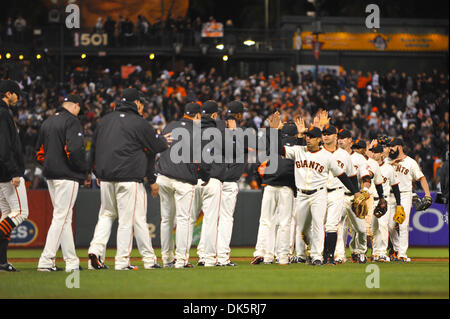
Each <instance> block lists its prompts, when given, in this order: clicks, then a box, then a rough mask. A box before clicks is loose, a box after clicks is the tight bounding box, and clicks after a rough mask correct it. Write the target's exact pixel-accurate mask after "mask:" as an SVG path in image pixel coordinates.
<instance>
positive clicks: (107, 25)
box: [103, 16, 116, 47]
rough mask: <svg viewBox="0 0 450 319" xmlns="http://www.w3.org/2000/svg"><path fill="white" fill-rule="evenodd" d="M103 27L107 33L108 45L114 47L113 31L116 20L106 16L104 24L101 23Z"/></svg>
mask: <svg viewBox="0 0 450 319" xmlns="http://www.w3.org/2000/svg"><path fill="white" fill-rule="evenodd" d="M103 29H104V30H105V32H106V34H107V35H108V46H110V47H114V46H115V45H116V44H115V35H114V33H115V31H116V21H114V20H113V19H112V18H111V16H108V17H106V21H105V24H104V25H103Z"/></svg>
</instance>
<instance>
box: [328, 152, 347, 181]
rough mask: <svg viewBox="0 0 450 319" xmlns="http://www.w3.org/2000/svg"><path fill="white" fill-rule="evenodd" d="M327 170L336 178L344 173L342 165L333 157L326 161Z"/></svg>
mask: <svg viewBox="0 0 450 319" xmlns="http://www.w3.org/2000/svg"><path fill="white" fill-rule="evenodd" d="M328 170H329V171H330V172H331V174H333V176H336V177H337V176H341V175H342V174H344V173H345V171H344V167H343V163H339V162H338V161H337V160H336V158H334V156H331V157H330V159H329V161H328Z"/></svg>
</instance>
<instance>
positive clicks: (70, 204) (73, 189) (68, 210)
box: [55, 182, 76, 251]
mask: <svg viewBox="0 0 450 319" xmlns="http://www.w3.org/2000/svg"><path fill="white" fill-rule="evenodd" d="M75 183H76V182H73V187H72V195H71V196H70V203H69V208H68V209H67V213H66V217H65V218H64V223H63V226H62V227H61V232H60V233H59V236H58V240H57V241H56V242H57V243H60V241H59V240H60V238H61V235H62V232H63V230H64V225H65V224H66V220H67V217H68V216H69V212H70V207H71V206H72V199H73V193H74V191H75ZM55 198H56V194H55ZM56 251H58V249H56Z"/></svg>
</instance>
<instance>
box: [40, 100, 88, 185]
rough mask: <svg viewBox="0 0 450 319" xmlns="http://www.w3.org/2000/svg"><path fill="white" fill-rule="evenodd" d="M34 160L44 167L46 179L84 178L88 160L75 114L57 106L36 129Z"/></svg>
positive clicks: (74, 179)
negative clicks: (37, 134) (36, 138)
mask: <svg viewBox="0 0 450 319" xmlns="http://www.w3.org/2000/svg"><path fill="white" fill-rule="evenodd" d="M36 160H37V161H38V162H39V163H41V164H42V165H43V166H44V170H43V174H44V176H45V177H46V178H47V179H66V180H73V181H77V182H81V181H83V180H84V179H86V177H87V173H88V168H89V167H88V163H87V160H86V151H85V148H84V136H83V127H82V126H81V123H80V120H79V119H78V117H76V116H75V115H73V114H72V113H70V112H69V111H67V110H66V109H65V108H63V107H60V108H58V109H57V111H56V113H55V114H54V115H52V116H51V117H49V118H48V119H46V120H45V121H44V123H42V125H41V128H40V129H39V136H38V140H37V143H36Z"/></svg>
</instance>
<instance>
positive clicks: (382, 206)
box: [373, 198, 387, 218]
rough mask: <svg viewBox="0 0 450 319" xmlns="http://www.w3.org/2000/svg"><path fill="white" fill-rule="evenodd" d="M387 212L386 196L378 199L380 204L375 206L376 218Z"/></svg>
mask: <svg viewBox="0 0 450 319" xmlns="http://www.w3.org/2000/svg"><path fill="white" fill-rule="evenodd" d="M386 212H387V202H386V200H385V199H384V198H381V199H380V200H379V201H378V205H377V206H376V207H375V209H374V211H373V214H374V215H375V217H376V218H380V217H381V216H384V214H386Z"/></svg>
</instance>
